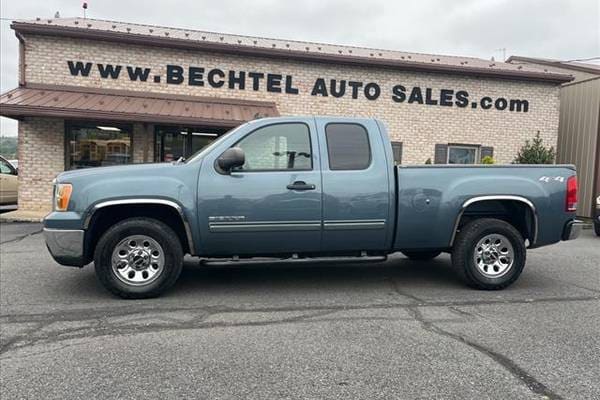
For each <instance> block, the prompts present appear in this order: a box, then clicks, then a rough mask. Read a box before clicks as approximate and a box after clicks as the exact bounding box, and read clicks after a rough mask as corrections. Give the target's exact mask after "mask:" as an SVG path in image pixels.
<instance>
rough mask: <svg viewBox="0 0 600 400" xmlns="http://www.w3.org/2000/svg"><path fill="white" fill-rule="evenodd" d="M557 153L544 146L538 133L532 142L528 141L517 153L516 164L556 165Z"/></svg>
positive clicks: (551, 148)
mask: <svg viewBox="0 0 600 400" xmlns="http://www.w3.org/2000/svg"><path fill="white" fill-rule="evenodd" d="M555 157H556V152H555V151H554V147H553V146H550V147H549V148H548V147H546V146H544V144H543V139H542V138H541V137H540V131H538V132H537V133H536V135H535V137H534V138H533V140H532V141H529V140H526V141H525V145H524V146H523V147H521V150H519V152H518V153H517V157H516V158H515V161H513V163H514V164H554V159H555Z"/></svg>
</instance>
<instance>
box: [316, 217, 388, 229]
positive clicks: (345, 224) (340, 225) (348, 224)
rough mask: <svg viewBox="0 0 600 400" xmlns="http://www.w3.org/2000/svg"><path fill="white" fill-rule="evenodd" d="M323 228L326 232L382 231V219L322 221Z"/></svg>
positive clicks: (383, 225) (383, 221) (383, 222)
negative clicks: (352, 230) (350, 230)
mask: <svg viewBox="0 0 600 400" xmlns="http://www.w3.org/2000/svg"><path fill="white" fill-rule="evenodd" d="M323 228H324V229H325V230H327V231H337V230H346V229H361V230H362V229H383V228H385V220H384V219H352V220H329V221H324V223H323Z"/></svg>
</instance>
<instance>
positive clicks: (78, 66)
mask: <svg viewBox="0 0 600 400" xmlns="http://www.w3.org/2000/svg"><path fill="white" fill-rule="evenodd" d="M67 64H69V71H71V75H73V76H77V75H79V74H81V76H88V75H89V74H90V70H91V69H92V63H91V62H89V63H85V64H84V63H82V62H81V61H77V62H76V63H73V61H67Z"/></svg>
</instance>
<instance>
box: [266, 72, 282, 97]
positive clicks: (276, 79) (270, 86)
mask: <svg viewBox="0 0 600 400" xmlns="http://www.w3.org/2000/svg"><path fill="white" fill-rule="evenodd" d="M282 78H283V76H281V75H279V74H267V92H273V93H281V79H282Z"/></svg>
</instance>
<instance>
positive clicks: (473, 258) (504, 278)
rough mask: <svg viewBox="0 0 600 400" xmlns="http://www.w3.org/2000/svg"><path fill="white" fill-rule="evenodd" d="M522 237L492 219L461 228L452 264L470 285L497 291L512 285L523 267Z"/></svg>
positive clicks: (505, 223) (507, 225) (501, 222)
mask: <svg viewBox="0 0 600 400" xmlns="http://www.w3.org/2000/svg"><path fill="white" fill-rule="evenodd" d="M525 259H526V249H525V242H524V240H523V237H522V236H521V234H520V233H519V231H517V230H516V229H515V228H514V227H513V226H512V225H510V224H509V223H507V222H505V221H502V220H498V219H492V218H482V219H477V220H475V221H472V222H470V223H468V224H467V225H465V226H464V227H462V228H461V230H460V232H459V233H458V235H457V236H456V241H455V243H454V248H453V250H452V265H453V266H454V268H455V269H456V271H457V272H458V273H459V275H460V276H461V277H462V278H463V280H464V281H465V282H466V283H467V284H468V285H469V286H471V287H474V288H477V289H484V290H498V289H504V288H505V287H507V286H509V285H510V284H512V283H513V282H514V281H516V280H517V278H518V277H519V276H520V275H521V272H522V271H523V268H524V267H525Z"/></svg>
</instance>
